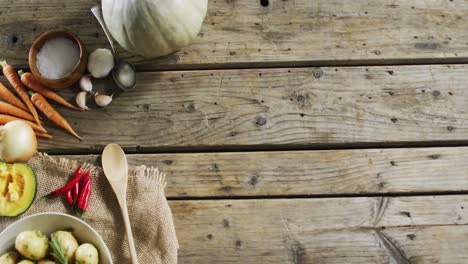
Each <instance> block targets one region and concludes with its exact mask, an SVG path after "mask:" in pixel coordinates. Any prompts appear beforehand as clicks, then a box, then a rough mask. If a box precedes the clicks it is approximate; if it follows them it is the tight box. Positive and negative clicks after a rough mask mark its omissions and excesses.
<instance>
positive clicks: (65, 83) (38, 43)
mask: <svg viewBox="0 0 468 264" xmlns="http://www.w3.org/2000/svg"><path fill="white" fill-rule="evenodd" d="M57 37H65V38H68V39H70V40H72V41H73V42H75V43H76V44H77V45H78V47H79V49H80V59H79V60H78V62H77V63H76V65H75V68H74V69H73V71H72V72H70V73H68V74H67V75H65V76H64V77H62V78H60V79H47V78H45V77H43V76H42V75H41V73H40V72H39V69H38V68H37V66H36V56H37V53H38V52H39V50H40V49H41V48H42V46H43V45H44V43H46V42H47V41H48V40H51V39H53V38H57ZM65 59H66V58H65ZM87 63H88V53H87V52H86V47H85V45H84V44H83V42H81V40H80V39H79V38H78V37H77V36H76V35H75V34H73V33H71V32H68V31H65V30H61V29H55V30H50V31H47V32H45V33H43V34H42V35H40V36H39V37H38V38H37V39H36V40H35V41H34V43H33V44H32V46H31V49H30V50H29V68H30V69H31V72H32V74H33V75H34V77H36V79H37V80H38V81H39V82H40V83H41V84H43V85H44V86H46V87H49V88H53V89H61V88H65V87H69V86H71V85H72V84H74V83H75V82H77V81H78V80H79V79H80V78H81V76H83V74H84V72H85V71H86V66H87Z"/></svg>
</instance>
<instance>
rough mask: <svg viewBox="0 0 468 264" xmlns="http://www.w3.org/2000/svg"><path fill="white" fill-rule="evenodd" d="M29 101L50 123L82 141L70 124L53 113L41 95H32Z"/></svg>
mask: <svg viewBox="0 0 468 264" xmlns="http://www.w3.org/2000/svg"><path fill="white" fill-rule="evenodd" d="M31 100H32V102H33V103H34V105H35V106H36V107H37V109H39V111H41V112H42V113H44V114H45V115H46V116H47V118H49V119H50V121H52V122H54V123H55V124H57V125H58V126H59V127H61V128H63V129H65V130H67V131H68V132H70V134H72V135H73V136H75V137H77V138H78V139H80V140H81V139H83V138H82V137H80V136H79V135H78V134H77V133H76V132H75V131H74V130H73V128H72V127H71V126H70V124H68V122H67V120H65V118H63V116H61V115H60V114H59V113H58V112H57V111H55V109H54V108H53V107H52V106H51V105H50V104H49V103H48V102H47V100H46V99H45V98H44V97H43V96H42V95H41V94H38V93H35V94H33V95H32V96H31Z"/></svg>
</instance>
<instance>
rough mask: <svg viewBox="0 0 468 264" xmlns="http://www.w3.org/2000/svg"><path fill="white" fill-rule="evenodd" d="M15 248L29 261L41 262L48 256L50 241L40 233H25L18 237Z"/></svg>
mask: <svg viewBox="0 0 468 264" xmlns="http://www.w3.org/2000/svg"><path fill="white" fill-rule="evenodd" d="M15 248H16V250H18V252H19V253H20V254H21V255H23V256H24V257H26V258H28V259H32V260H41V259H44V258H45V257H46V256H47V252H48V251H49V241H48V239H47V237H46V236H44V235H43V234H42V233H41V232H40V231H23V232H21V233H20V234H19V235H18V236H17V237H16V240H15Z"/></svg>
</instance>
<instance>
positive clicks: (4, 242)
mask: <svg viewBox="0 0 468 264" xmlns="http://www.w3.org/2000/svg"><path fill="white" fill-rule="evenodd" d="M64 229H66V230H73V235H74V236H75V237H76V240H78V243H79V244H82V243H91V244H93V245H94V246H95V247H96V248H97V249H98V251H99V263H100V264H112V257H111V254H110V252H109V249H108V248H107V246H106V244H105V243H104V241H103V240H102V238H101V237H100V236H99V234H98V233H97V232H96V231H95V230H94V229H93V228H92V227H91V226H90V225H88V224H87V223H85V222H84V221H83V220H81V219H79V218H76V217H74V216H71V215H67V214H62V213H40V214H35V215H30V216H27V217H25V218H22V219H20V220H18V221H16V222H15V223H13V224H11V225H10V226H8V227H7V228H5V230H3V232H2V233H0V238H1V239H0V255H3V253H5V252H7V251H8V250H11V249H13V248H14V246H15V239H16V236H17V235H18V234H19V233H21V232H22V231H26V230H38V231H41V232H42V233H43V234H44V235H46V236H50V234H51V233H53V232H55V231H57V230H64Z"/></svg>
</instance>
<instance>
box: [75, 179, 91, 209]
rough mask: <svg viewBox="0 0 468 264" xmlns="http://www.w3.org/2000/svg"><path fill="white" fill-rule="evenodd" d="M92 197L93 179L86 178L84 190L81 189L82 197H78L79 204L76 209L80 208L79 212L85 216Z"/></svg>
mask: <svg viewBox="0 0 468 264" xmlns="http://www.w3.org/2000/svg"><path fill="white" fill-rule="evenodd" d="M90 196H91V179H90V178H89V176H88V177H85V178H84V179H83V188H82V189H81V193H80V196H79V197H78V202H77V204H76V207H77V208H78V212H79V213H80V214H83V213H84V212H86V209H88V204H89V198H90Z"/></svg>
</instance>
